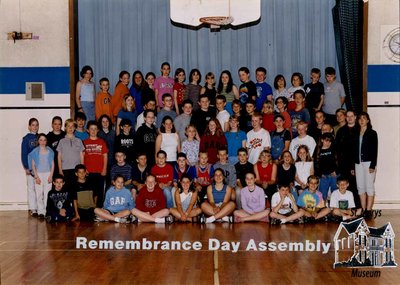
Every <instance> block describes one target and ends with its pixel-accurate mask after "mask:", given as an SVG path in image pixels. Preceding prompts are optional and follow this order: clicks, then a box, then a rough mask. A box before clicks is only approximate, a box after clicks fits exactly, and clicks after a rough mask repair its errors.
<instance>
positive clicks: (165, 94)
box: [161, 93, 172, 101]
mask: <svg viewBox="0 0 400 285" xmlns="http://www.w3.org/2000/svg"><path fill="white" fill-rule="evenodd" d="M167 97H171V98H172V95H171V94H170V93H164V94H163V95H162V96H161V99H162V100H163V101H164V99H165V98H167Z"/></svg>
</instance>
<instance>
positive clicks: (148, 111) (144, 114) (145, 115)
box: [143, 109, 156, 117]
mask: <svg viewBox="0 0 400 285" xmlns="http://www.w3.org/2000/svg"><path fill="white" fill-rule="evenodd" d="M148 113H153V115H156V111H154V110H151V109H146V110H144V112H143V117H147V114H148Z"/></svg>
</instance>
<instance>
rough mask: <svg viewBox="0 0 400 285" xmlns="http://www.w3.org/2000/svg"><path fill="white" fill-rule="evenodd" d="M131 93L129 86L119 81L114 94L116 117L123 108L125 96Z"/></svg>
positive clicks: (113, 101) (113, 104)
mask: <svg viewBox="0 0 400 285" xmlns="http://www.w3.org/2000/svg"><path fill="white" fill-rule="evenodd" d="M127 94H129V89H128V87H127V86H126V85H125V84H123V83H122V82H119V83H118V84H117V86H115V90H114V96H113V97H112V102H111V103H112V107H113V115H114V117H117V116H118V112H119V110H121V108H122V101H123V100H124V96H125V95H127Z"/></svg>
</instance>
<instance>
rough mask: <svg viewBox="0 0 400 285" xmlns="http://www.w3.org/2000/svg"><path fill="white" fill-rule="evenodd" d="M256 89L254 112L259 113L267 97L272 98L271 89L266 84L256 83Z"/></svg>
mask: <svg viewBox="0 0 400 285" xmlns="http://www.w3.org/2000/svg"><path fill="white" fill-rule="evenodd" d="M256 87H257V98H256V110H257V111H258V112H261V109H262V105H263V104H264V102H265V101H266V100H267V96H268V95H271V96H272V87H271V85H269V84H268V83H267V82H261V83H258V82H257V83H256Z"/></svg>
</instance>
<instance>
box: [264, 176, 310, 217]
mask: <svg viewBox="0 0 400 285" xmlns="http://www.w3.org/2000/svg"><path fill="white" fill-rule="evenodd" d="M303 214H304V213H303V212H302V211H299V208H298V207H297V204H296V199H295V197H294V196H293V194H292V193H290V185H289V184H285V183H282V184H279V186H278V192H276V193H274V195H272V198H271V214H270V217H271V218H272V220H271V224H277V223H280V224H285V223H286V222H291V221H294V220H297V219H300V218H301V217H302V216H303ZM299 222H300V223H301V222H302V219H300V220H299Z"/></svg>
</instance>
